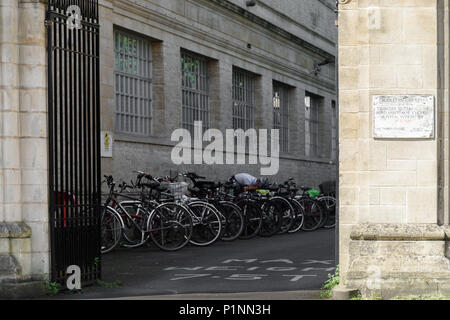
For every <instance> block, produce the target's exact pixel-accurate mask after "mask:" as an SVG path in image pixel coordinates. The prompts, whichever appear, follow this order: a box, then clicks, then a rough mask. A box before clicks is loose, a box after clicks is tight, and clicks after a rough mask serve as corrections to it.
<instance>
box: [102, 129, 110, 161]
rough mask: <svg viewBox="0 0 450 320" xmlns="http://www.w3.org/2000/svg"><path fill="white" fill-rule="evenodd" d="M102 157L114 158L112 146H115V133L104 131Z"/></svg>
mask: <svg viewBox="0 0 450 320" xmlns="http://www.w3.org/2000/svg"><path fill="white" fill-rule="evenodd" d="M100 142H101V152H100V153H101V157H102V158H112V156H113V154H112V147H113V135H112V133H111V132H109V131H102V132H101V137H100Z"/></svg>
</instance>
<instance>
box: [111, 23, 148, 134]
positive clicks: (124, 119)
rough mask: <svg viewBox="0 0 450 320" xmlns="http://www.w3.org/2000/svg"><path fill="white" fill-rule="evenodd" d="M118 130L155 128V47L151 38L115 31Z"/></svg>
mask: <svg viewBox="0 0 450 320" xmlns="http://www.w3.org/2000/svg"><path fill="white" fill-rule="evenodd" d="M114 62H115V66H114V77H115V96H116V126H115V127H116V131H117V132H120V133H129V134H137V135H145V136H148V135H150V134H151V132H152V76H151V75H152V49H151V43H150V41H148V40H146V39H144V38H141V37H139V36H136V35H134V34H130V33H127V32H125V31H119V30H115V31H114Z"/></svg>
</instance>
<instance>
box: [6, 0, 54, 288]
mask: <svg viewBox="0 0 450 320" xmlns="http://www.w3.org/2000/svg"><path fill="white" fill-rule="evenodd" d="M45 8H46V7H45V4H44V3H43V2H42V3H41V1H37V0H33V1H32V0H20V1H17V0H5V1H2V2H1V3H0V69H1V70H0V74H1V78H0V181H1V182H0V282H3V283H4V282H11V281H16V282H17V281H28V280H33V279H42V278H43V277H45V276H46V275H47V274H48V272H49V239H48V237H49V234H48V186H47V185H48V182H47V180H48V172H47V152H48V151H47V101H46V99H47V95H46V90H47V80H46V79H47V78H46V47H45V45H46V40H45V37H46V30H45V26H44V21H45ZM3 288H4V286H3V285H0V296H2V294H3V293H4V292H3V290H2V289H3Z"/></svg>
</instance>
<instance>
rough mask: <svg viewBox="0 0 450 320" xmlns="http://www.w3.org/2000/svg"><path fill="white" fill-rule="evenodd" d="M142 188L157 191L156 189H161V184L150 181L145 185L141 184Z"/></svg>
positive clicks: (144, 183)
mask: <svg viewBox="0 0 450 320" xmlns="http://www.w3.org/2000/svg"><path fill="white" fill-rule="evenodd" d="M141 186H143V187H147V188H150V189H156V188H158V187H160V186H161V184H160V183H159V182H156V181H150V182H143V183H141Z"/></svg>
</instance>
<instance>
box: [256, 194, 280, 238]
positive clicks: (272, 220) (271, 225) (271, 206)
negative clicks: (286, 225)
mask: <svg viewBox="0 0 450 320" xmlns="http://www.w3.org/2000/svg"><path fill="white" fill-rule="evenodd" d="M261 210H262V217H263V219H262V226H261V230H259V235H260V236H262V237H271V236H273V235H274V234H276V233H278V232H279V231H280V229H281V225H282V223H283V209H282V207H281V205H280V202H279V201H278V200H273V201H272V199H271V200H269V201H265V202H264V203H262V205H261Z"/></svg>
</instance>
